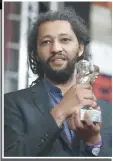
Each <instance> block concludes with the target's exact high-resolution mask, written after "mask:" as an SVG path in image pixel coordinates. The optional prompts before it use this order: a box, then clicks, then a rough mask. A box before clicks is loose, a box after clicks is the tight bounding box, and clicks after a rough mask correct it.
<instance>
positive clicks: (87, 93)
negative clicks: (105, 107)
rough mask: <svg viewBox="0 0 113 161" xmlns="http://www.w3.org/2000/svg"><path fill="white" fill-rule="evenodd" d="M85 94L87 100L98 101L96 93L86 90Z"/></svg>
mask: <svg viewBox="0 0 113 161" xmlns="http://www.w3.org/2000/svg"><path fill="white" fill-rule="evenodd" d="M83 92H84V93H85V95H84V98H85V99H91V100H94V101H96V100H97V99H96V97H95V95H94V93H93V92H92V90H85V91H83Z"/></svg>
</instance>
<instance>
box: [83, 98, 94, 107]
mask: <svg viewBox="0 0 113 161" xmlns="http://www.w3.org/2000/svg"><path fill="white" fill-rule="evenodd" d="M81 104H82V105H83V106H87V107H93V108H96V106H97V103H96V101H94V100H91V99H83V101H82V102H81Z"/></svg>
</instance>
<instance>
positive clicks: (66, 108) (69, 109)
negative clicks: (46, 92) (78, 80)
mask: <svg viewBox="0 0 113 161" xmlns="http://www.w3.org/2000/svg"><path fill="white" fill-rule="evenodd" d="M81 104H82V105H85V106H88V107H93V108H95V106H96V98H95V96H94V94H93V92H92V87H91V85H90V84H76V85H73V86H72V87H71V88H70V89H69V90H68V91H67V92H66V93H65V94H64V96H63V98H62V100H61V101H60V102H59V104H57V105H56V107H54V108H53V109H52V110H51V112H50V113H51V115H52V116H53V118H54V119H55V121H56V123H57V125H58V126H59V127H60V126H61V125H62V123H63V121H64V120H65V119H67V118H68V117H70V116H71V115H72V114H73V113H77V111H78V110H80V108H81Z"/></svg>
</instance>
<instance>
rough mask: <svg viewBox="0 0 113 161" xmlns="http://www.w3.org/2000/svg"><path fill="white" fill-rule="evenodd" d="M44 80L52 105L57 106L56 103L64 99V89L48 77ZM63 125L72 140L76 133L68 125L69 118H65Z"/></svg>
mask: <svg viewBox="0 0 113 161" xmlns="http://www.w3.org/2000/svg"><path fill="white" fill-rule="evenodd" d="M43 82H44V85H45V87H46V89H47V91H48V94H49V96H50V100H51V105H52V106H53V107H55V106H56V104H58V103H59V102H60V100H61V99H62V97H63V96H62V91H61V89H60V88H58V87H55V86H54V85H53V84H52V83H51V82H50V81H49V80H47V79H44V80H43ZM63 125H64V131H65V133H66V136H67V138H68V140H69V141H70V142H71V140H72V136H73V135H74V132H73V131H72V130H70V129H69V128H68V125H67V120H65V121H64V122H63Z"/></svg>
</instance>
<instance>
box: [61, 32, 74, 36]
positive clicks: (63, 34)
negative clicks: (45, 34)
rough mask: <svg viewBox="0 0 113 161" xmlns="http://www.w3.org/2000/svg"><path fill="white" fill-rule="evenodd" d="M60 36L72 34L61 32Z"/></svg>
mask: <svg viewBox="0 0 113 161" xmlns="http://www.w3.org/2000/svg"><path fill="white" fill-rule="evenodd" d="M59 36H71V35H69V34H67V33H62V34H60V35H59Z"/></svg>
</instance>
